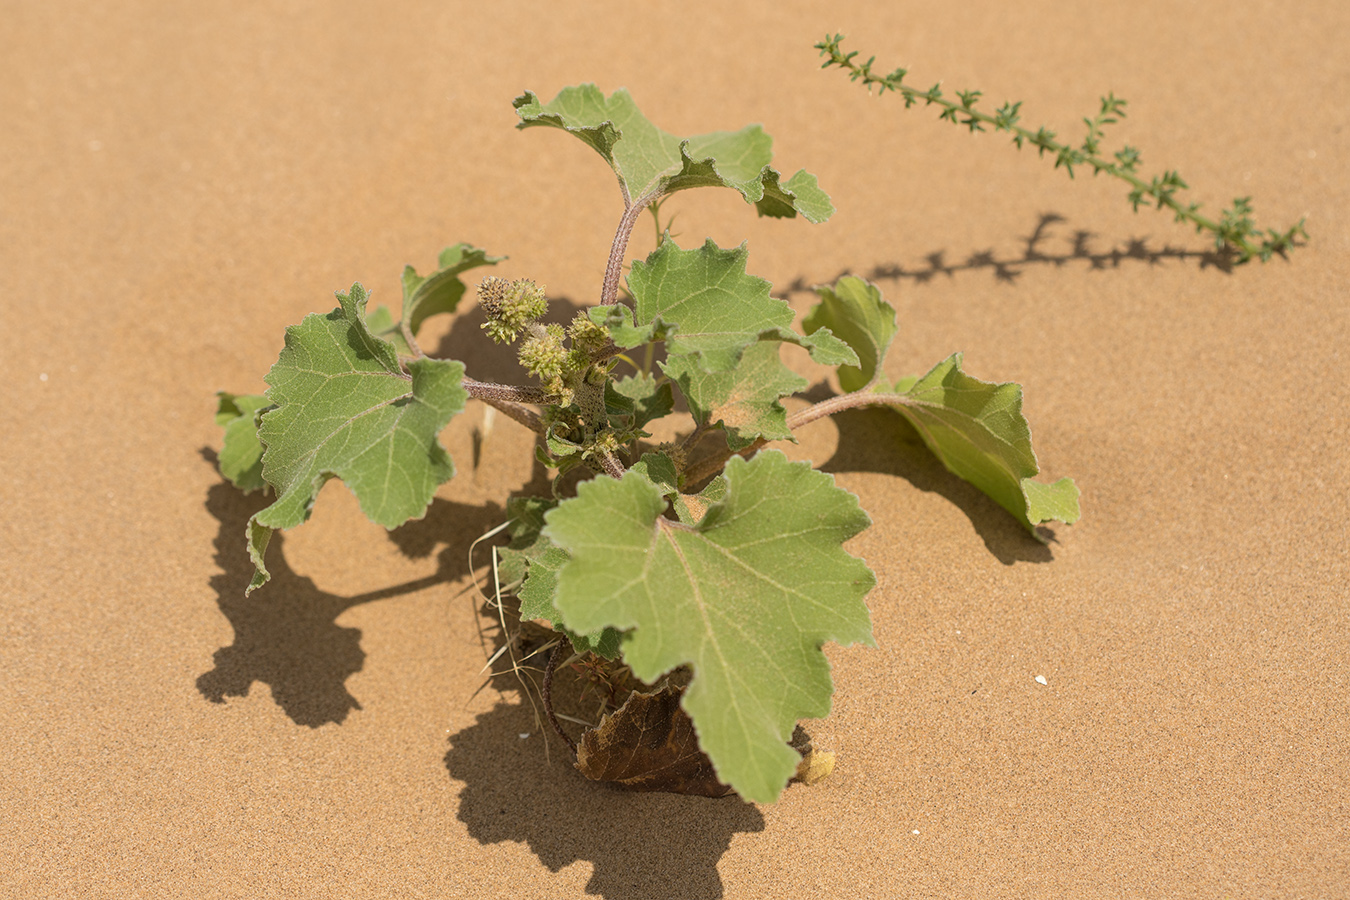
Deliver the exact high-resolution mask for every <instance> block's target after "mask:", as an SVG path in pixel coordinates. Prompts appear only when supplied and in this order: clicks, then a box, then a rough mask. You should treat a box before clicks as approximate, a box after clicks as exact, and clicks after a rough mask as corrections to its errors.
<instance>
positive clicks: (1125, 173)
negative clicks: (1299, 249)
mask: <svg viewBox="0 0 1350 900" xmlns="http://www.w3.org/2000/svg"><path fill="white" fill-rule="evenodd" d="M843 40H844V36H843V35H842V34H836V35H834V36H832V37H831V36H830V35H826V36H825V39H824V40H823V41H821V42H820V43H818V44H816V45H815V46H816V49H817V50H819V51H820V55H821V56H823V57H825V62H823V63H821V68H823V69H825V68H829V67H831V66H837V67H838V68H840V69H843V70H844V71H845V72H847V73H848V76H849V80H851V81H861V82H862V83H863V85H864V86H865V87H866V88H867V89H868V90H869V91H870V90H871V89H872V88H873V87H875V88H876V89H877V92H878V93H879V94H884V93H886V92H887V91H894V92H896V93H897V94H899V95H900V96H901V97H903V98H904V100H905V108H906V109H909V108H910V107H911V106H913V105H914V104H916V103H918V102H919V101H923V104H924V105H925V106H937V107H938V109H940V110H941V113H940V114H939V115H938V118H939V119H945V120H946V121H948V122H951V123H952V124H954V125H964V126H966V128H968V129H969V130H970V131H972V132H974V131H984V130H985V126H989V127H990V128H993V129H994V131H1006V132H1008V133H1009V134H1011V135H1012V142H1013V144H1015V145H1016V146H1017V148H1018V149H1019V150H1020V149H1022V147H1023V146H1024V145H1030V146H1032V147H1035V148H1036V151H1037V155H1038V156H1045V155H1046V154H1047V153H1048V154H1050V156H1051V157H1052V158H1053V159H1054V160H1055V168H1057V169H1058V168H1060V167H1063V169H1064V171H1066V172H1067V173H1068V174H1069V177H1070V178H1072V177H1073V170H1074V167H1075V166H1078V167H1080V168H1082V167H1087V168H1091V169H1092V174H1093V175H1100V174H1102V173H1103V172H1104V173H1106V174H1107V175H1111V176H1114V177H1115V178H1119V179H1120V180H1122V181H1124V182H1126V183H1127V184H1128V185H1129V186H1130V192H1129V201H1130V204H1131V205H1132V206H1133V207H1134V209H1135V210H1136V211H1138V209H1139V207H1140V206H1141V205H1143V204H1145V203H1153V204H1155V205H1156V207H1157V208H1158V209H1163V208H1166V209H1169V210H1171V212H1172V214H1173V216H1174V217H1175V219H1176V221H1177V222H1184V223H1188V224H1191V225H1193V226H1195V230H1196V231H1197V232H1201V233H1203V232H1209V233H1210V234H1212V235H1213V236H1214V245H1215V248H1216V249H1217V250H1219V251H1221V252H1226V253H1231V254H1232V255H1233V256H1234V257H1235V258H1236V261H1237V262H1239V263H1244V262H1247V261H1249V260H1250V259H1252V258H1253V257H1257V258H1259V259H1260V260H1261V261H1262V262H1265V261H1267V260H1269V259H1270V257H1271V256H1272V255H1274V254H1276V253H1279V254H1284V253H1285V252H1286V251H1288V250H1289V249H1290V248H1292V247H1295V246H1297V245H1296V244H1295V240H1296V239H1297V238H1300V237H1302V238H1307V236H1308V234H1307V232H1306V231H1304V229H1303V220H1302V219H1300V220H1299V221H1298V222H1297V223H1296V224H1294V225H1292V226H1290V227H1289V228H1287V229H1285V230H1284V231H1277V230H1275V229H1273V228H1269V229H1266V230H1265V232H1264V233H1262V231H1261V230H1260V229H1258V228H1257V227H1256V224H1255V222H1253V221H1252V204H1251V198H1250V197H1238V198H1236V199H1235V200H1233V205H1232V206H1231V207H1230V208H1228V209H1225V210H1223V211H1222V212H1221V213H1220V214H1219V218H1218V220H1217V221H1216V220H1215V219H1212V218H1209V217H1207V216H1204V215H1201V214H1200V204H1199V203H1184V202H1182V201H1181V200H1179V199H1178V194H1179V193H1180V192H1181V191H1184V190H1187V189H1188V187H1189V186H1188V185H1187V184H1186V182H1185V181H1184V180H1183V179H1182V177H1181V175H1180V174H1179V173H1177V172H1175V171H1172V170H1168V171H1165V172H1163V174H1161V175H1155V176H1153V177H1152V178H1151V179H1150V180H1148V181H1145V180H1144V179H1143V178H1141V177H1140V176H1139V174H1138V171H1139V165H1140V163H1141V161H1142V160H1141V158H1140V155H1139V151H1138V150H1137V149H1135V148H1134V147H1130V146H1125V147H1122V148H1121V149H1120V150H1118V151H1116V153H1115V154H1114V155H1112V156H1111V157H1107V156H1105V155H1104V154H1103V153H1102V146H1101V145H1102V138H1103V136H1104V131H1103V129H1104V128H1105V127H1106V126H1107V125H1114V124H1115V123H1116V122H1118V121H1119V120H1120V119H1123V118H1125V106H1126V102H1125V101H1124V100H1123V99H1120V98H1118V97H1116V95H1115V94H1114V93H1111V94H1107V95H1106V96H1105V97H1103V98H1102V104H1101V109H1100V111H1099V112H1098V113H1097V115H1096V116H1093V117H1092V118H1086V117H1085V118H1084V119H1083V122H1084V124H1086V125H1087V134H1086V136H1084V138H1083V142H1082V143H1081V144H1079V145H1078V146H1073V145H1071V144H1065V143H1061V142H1060V141H1057V140H1056V139H1055V132H1053V131H1050V130H1049V129H1047V128H1046V127H1045V126H1041V127H1040V128H1038V129H1036V130H1035V131H1031V130H1029V129H1026V128H1023V127H1022V126H1021V125H1018V124H1017V123H1018V121H1020V119H1021V114H1020V110H1021V108H1022V101H1020V100H1019V101H1017V102H1011V101H1010V102H1007V103H1004V104H1003V105H1002V106H1000V107H999V108H998V110H997V111H996V112H995V113H994V114H993V115H990V114H988V113H985V112H982V111H980V110H977V109H976V108H975V106H976V104H977V103H978V102H979V100H980V98H981V97H982V96H983V92H981V91H956V92H955V94H956V101H952V100H949V99H947V98H946V97H945V96H944V95H943V93H942V86H941V84H940V83H939V84H935V85H933V86H932V87H931V88H929V89H928V90H921V89H919V88H915V87H912V86H910V85H907V84H905V76H906V75H908V74H909V72H908V70H906V69H896V70H895V71H893V72H891V73H890V74H889V75H878V74H876V73H875V72H874V71H873V70H872V65H873V63H875V62H876V57H875V56H873V57H871V58H869V59H868V60H867V61H866V62H864V63H857V62H854V59H855V57H857V56H858V51H856V50H855V51H853V52H851V53H845V52H844V51H843V48H842V46H841V44H842V42H843Z"/></svg>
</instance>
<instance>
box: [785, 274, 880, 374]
mask: <svg viewBox="0 0 1350 900" xmlns="http://www.w3.org/2000/svg"><path fill="white" fill-rule="evenodd" d="M815 291H816V293H817V294H818V295H819V296H820V302H819V303H817V304H816V305H815V307H813V308H812V310H811V312H809V313H807V315H806V318H805V319H803V320H802V328H803V330H805V331H806V333H807V334H814V333H815V332H816V331H819V330H820V329H822V328H829V329H830V330H831V331H833V332H834V333H835V334H836V335H837V336H838V337H840V338H841V339H842V340H843V341H844V343H846V344H848V345H849V347H851V348H852V349H853V352H854V353H856V354H857V355H858V364H857V365H843V366H840V367H839V386H840V387H842V388H843V389H844V391H845V392H852V391H860V390H862V389H863V388H865V387H867V386H868V385H870V384H872V382H873V380H874V379H875V378H876V377H877V375H878V373H879V372H880V371H881V362H882V360H884V359H885V358H886V351H887V350H888V349H889V348H890V346H891V339H892V338H894V337H895V307H893V306H891V305H890V304H889V303H887V302H886V301H885V300H883V299H881V290H880V289H879V288H878V287H877V286H876V285H874V284H872V283H871V282H869V281H866V280H864V279H862V278H858V277H857V276H856V275H846V276H844V277H843V278H840V279H839V280H838V281H837V282H835V283H834V285H833V286H827V285H821V286H819V287H817V288H816V289H815Z"/></svg>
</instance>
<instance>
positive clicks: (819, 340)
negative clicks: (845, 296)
mask: <svg viewBox="0 0 1350 900" xmlns="http://www.w3.org/2000/svg"><path fill="white" fill-rule="evenodd" d="M748 255H749V254H748V252H747V251H746V249H745V246H744V245H742V246H740V247H737V248H735V249H731V250H724V249H722V248H721V247H718V246H717V245H716V244H715V243H713V241H712V240H711V239H709V240H708V241H707V242H705V243H704V244H703V246H701V247H699V248H697V249H695V250H681V249H680V247H679V246H678V245H676V243H675V242H674V241H673V240H671V239H670V238H669V237H667V238H665V239H664V240H663V241H662V242H661V245H660V246H659V247H657V248H656V249H655V250H653V251H652V252H651V254H650V255H648V257H647V259H646V260H645V261H640V260H634V262H633V267H632V271H631V272H630V273H629V275H628V287H629V290H630V291H631V292H632V294H633V300H634V306H635V309H633V310H629V309H628V307H626V306H610V307H603V306H602V307H592V309H591V311H590V317H591V320H592V321H594V322H596V323H597V324H599V325H602V326H604V327H606V328H607V329H608V330H609V332H610V337H611V338H612V339H613V341H614V343H615V344H617V345H618V346H620V347H624V348H630V347H637V346H640V345H642V344H645V343H647V342H648V341H653V340H663V339H664V340H665V342H666V352H667V354H669V355H679V354H690V355H696V356H697V357H698V361H697V362H698V365H699V366H700V367H701V368H702V369H703V370H704V371H709V372H724V371H727V370H728V369H731V368H733V367H734V366H735V365H736V363H737V362H738V361H739V360H740V358H741V353H742V352H743V351H744V350H745V348H746V347H748V346H749V345H751V344H753V343H755V342H756V341H761V340H766V341H784V342H787V343H792V344H797V345H798V346H801V347H805V348H806V349H807V350H808V351H809V352H810V354H811V358H812V359H814V360H815V361H816V362H818V363H821V364H822V365H831V366H832V365H840V364H842V363H852V364H857V362H858V357H857V355H856V354H855V353H854V352H853V351H852V350H851V349H849V347H848V345H847V344H845V343H844V342H843V341H841V340H839V338H837V337H835V336H834V334H833V333H831V332H830V330H829V329H828V328H820V329H818V330H817V331H816V333H815V334H812V335H810V336H809V337H804V336H802V335H800V334H798V333H797V332H795V331H793V330H792V320H793V312H792V307H790V306H788V304H787V301H786V300H780V299H779V298H777V297H772V296H770V295H769V282H767V281H765V280H764V279H763V278H757V277H756V276H754V275H749V274H747V273H746V271H745V261H746V258H747V256H748Z"/></svg>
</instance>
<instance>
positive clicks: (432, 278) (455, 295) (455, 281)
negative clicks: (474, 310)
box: [403, 244, 506, 335]
mask: <svg viewBox="0 0 1350 900" xmlns="http://www.w3.org/2000/svg"><path fill="white" fill-rule="evenodd" d="M504 259H506V257H505V256H488V255H487V251H486V250H480V249H479V248H477V247H474V246H472V245H470V244H455V246H453V247H446V248H445V249H444V250H442V251H441V256H440V259H439V260H438V262H439V267H438V268H437V270H436V271H435V272H432V273H431V274H430V275H427V276H425V277H423V276H421V275H418V274H417V272H416V270H414V269H413V267H412V266H404V268H403V319H404V321H406V322H407V323H408V328H409V329H411V330H412V333H413V334H414V335H415V334H417V332H418V330H419V329H420V328H421V327H422V323H423V322H425V321H426V319H427V317H428V316H433V315H435V314H436V313H452V312H454V311H455V308H456V307H457V306H459V301H460V300H461V299H462V298H463V297H464V291H465V287H464V282H463V281H460V279H459V276H460V275H461V274H462V273H464V272H467V271H468V270H469V269H476V268H478V267H479V266H495V265H496V264H497V263H499V262H501V261H502V260H504Z"/></svg>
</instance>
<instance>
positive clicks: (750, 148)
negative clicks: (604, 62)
mask: <svg viewBox="0 0 1350 900" xmlns="http://www.w3.org/2000/svg"><path fill="white" fill-rule="evenodd" d="M515 108H516V112H517V114H518V115H519V116H520V122H519V123H518V124H517V126H516V127H517V128H532V127H538V126H547V127H552V128H560V129H562V130H563V131H566V132H568V133H569V134H572V135H575V136H576V137H577V138H579V139H581V140H582V141H584V142H585V143H586V144H587V145H589V146H590V147H591V148H592V149H593V150H595V151H596V152H597V153H599V154H600V156H601V157H602V158H603V159H604V160H605V162H607V163H609V166H610V168H612V169H613V170H614V172H615V174H616V175H618V176H619V184H620V186H621V187H622V189H623V192H624V201H625V204H627V203H628V202H631V201H633V200H637V199H639V198H647V199H648V200H652V199H657V198H659V197H661V196H664V195H667V194H672V193H674V192H675V191H681V190H686V189H688V188H695V187H729V188H734V189H735V190H737V191H738V192H740V194H741V196H742V197H744V198H745V200H746V202H748V203H753V204H755V208H756V210H757V211H758V212H759V214H760V215H762V216H775V217H780V218H782V217H786V218H791V217H793V216H796V215H798V214H801V215H802V216H803V217H804V218H806V219H807V220H808V221H810V222H823V221H825V220H826V219H828V218H829V217H830V216H831V215H833V214H834V206H833V205H832V204H831V203H830V198H829V196H828V195H827V194H826V193H825V192H824V191H822V190H821V189H820V187H819V186H818V185H817V183H816V178H815V176H814V175H812V174H810V173H809V172H806V171H805V170H802V171H799V172H797V173H796V174H795V175H793V176H792V177H791V178H788V179H787V180H786V181H784V180H782V176H781V175H780V174H779V172H778V171H777V170H776V169H774V168H772V167H771V166H770V165H769V163H770V161H771V160H772V158H773V139H772V138H770V137H769V136H768V135H767V134H765V133H764V130H763V129H762V128H760V127H759V126H758V125H749V126H746V127H745V128H742V129H741V130H740V131H734V132H728V131H718V132H713V133H710V134H703V135H697V136H695V137H691V138H689V139H688V140H680V139H679V138H677V137H676V136H674V135H673V134H670V133H669V132H666V131H662V130H661V129H660V128H657V127H656V126H655V125H653V124H652V123H651V121H650V120H649V119H648V118H647V117H646V116H644V115H643V114H642V112H641V111H640V110H639V109H638V108H637V104H636V103H634V102H633V98H632V96H631V95H629V93H628V91H626V90H623V89H620V90H617V91H615V92H614V93H613V94H611V95H610V96H608V97H606V96H605V95H604V94H603V93H602V92H601V91H600V89H599V88H597V87H596V86H595V85H593V84H582V85H577V86H574V87H568V88H563V90H562V91H560V92H559V93H558V96H556V97H554V98H553V99H552V100H550V101H549V102H548V103H540V101H539V98H538V97H537V96H535V94H534V93H533V92H532V91H526V92H525V93H524V94H522V95H521V96H519V97H517V98H516V100H515Z"/></svg>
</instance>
